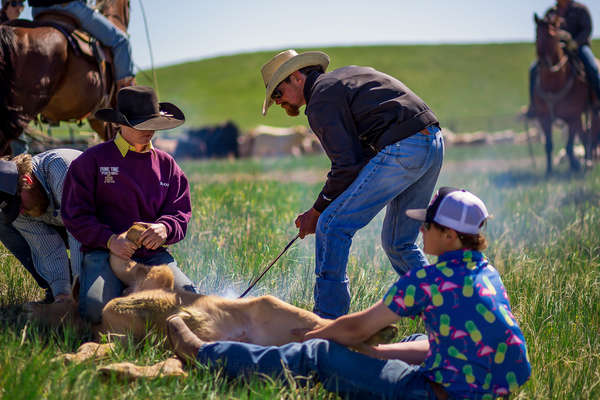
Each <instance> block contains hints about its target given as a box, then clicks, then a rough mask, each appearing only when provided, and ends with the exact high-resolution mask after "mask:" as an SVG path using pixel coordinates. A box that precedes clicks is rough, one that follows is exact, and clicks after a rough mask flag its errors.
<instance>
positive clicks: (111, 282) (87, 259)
mask: <svg viewBox="0 0 600 400" xmlns="http://www.w3.org/2000/svg"><path fill="white" fill-rule="evenodd" d="M109 255H110V253H109V252H108V250H93V251H90V252H89V253H85V255H84V257H83V265H82V267H81V277H80V287H79V313H80V314H81V316H82V317H83V318H84V319H87V320H88V321H90V322H91V323H93V324H98V323H100V322H101V321H102V309H103V308H104V306H105V305H106V303H108V302H109V301H111V300H112V299H114V298H115V297H119V296H121V293H122V292H123V289H125V286H124V285H123V282H121V281H120V280H119V278H117V276H116V275H115V274H114V273H113V271H112V269H111V268H110V264H109ZM132 259H133V260H134V261H137V262H139V263H142V264H145V265H163V264H167V265H168V266H169V268H170V269H171V271H173V275H175V290H186V291H189V292H193V293H198V290H197V289H196V287H195V286H194V283H193V282H192V281H191V280H190V279H189V278H188V277H187V276H186V275H185V274H184V273H183V272H182V271H181V270H180V269H179V267H178V266H177V262H176V261H175V260H174V259H173V257H172V256H171V254H169V252H168V251H166V250H165V251H162V252H159V253H156V254H154V255H152V256H150V257H147V258H136V257H134V258H132Z"/></svg>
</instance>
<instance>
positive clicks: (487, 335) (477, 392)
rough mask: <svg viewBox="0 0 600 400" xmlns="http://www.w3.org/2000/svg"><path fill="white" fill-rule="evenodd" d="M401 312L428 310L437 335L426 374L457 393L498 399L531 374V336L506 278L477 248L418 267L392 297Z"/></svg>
mask: <svg viewBox="0 0 600 400" xmlns="http://www.w3.org/2000/svg"><path fill="white" fill-rule="evenodd" d="M383 301H384V303H385V304H386V305H387V306H388V307H389V308H390V309H391V310H392V311H394V312H395V313H396V314H398V315H400V316H407V317H412V318H414V317H415V316H417V315H420V316H421V318H422V319H423V322H424V323H425V328H426V329H427V334H428V336H429V353H428V355H427V358H426V359H425V362H424V364H423V365H422V366H421V371H422V372H423V373H424V374H425V375H426V376H427V377H428V378H429V379H430V380H432V381H434V382H437V383H440V384H442V385H443V386H444V388H445V389H446V391H447V392H448V393H449V394H450V395H451V396H453V397H458V398H481V399H487V398H489V399H492V398H494V397H495V396H502V395H506V394H508V393H509V392H513V391H515V390H516V389H517V388H518V387H519V386H521V385H523V384H524V383H525V382H526V381H527V379H528V378H529V376H530V374H531V366H530V364H529V360H528V358H527V349H526V347H525V339H524V338H523V333H522V332H521V329H520V328H519V325H518V324H517V321H516V320H515V317H514V316H513V314H512V313H511V309H510V304H509V301H508V295H507V294H506V289H505V288H504V285H503V284H502V280H501V279H500V275H499V274H498V271H496V269H495V268H494V267H492V266H491V265H490V264H489V263H488V260H487V259H486V258H485V256H484V255H483V254H482V253H480V252H478V251H472V250H457V251H451V252H447V253H444V254H442V255H441V256H440V257H439V259H438V262H437V263H436V264H432V265H428V266H425V267H419V268H413V269H411V270H410V271H409V272H408V273H406V274H405V275H404V276H403V277H401V278H400V279H399V280H398V281H397V282H396V283H395V284H394V285H393V286H392V287H391V288H390V290H389V291H388V293H387V294H386V295H385V297H384V300H383Z"/></svg>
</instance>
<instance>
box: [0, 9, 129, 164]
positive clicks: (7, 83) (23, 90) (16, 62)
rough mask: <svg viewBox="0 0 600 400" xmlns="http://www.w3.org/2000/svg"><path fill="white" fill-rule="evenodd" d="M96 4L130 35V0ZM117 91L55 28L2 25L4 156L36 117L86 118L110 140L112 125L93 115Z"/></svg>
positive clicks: (0, 141)
mask: <svg viewBox="0 0 600 400" xmlns="http://www.w3.org/2000/svg"><path fill="white" fill-rule="evenodd" d="M97 5H98V9H99V10H100V12H101V13H102V14H104V15H105V16H106V17H107V18H108V19H109V20H110V21H111V22H112V23H114V24H115V25H116V26H117V27H118V28H119V29H121V30H123V31H127V26H128V24H129V0H102V1H98V2H97ZM59 18H60V17H59ZM103 76H104V77H105V79H104V80H103V79H102V77H103ZM113 88H114V79H113V77H112V73H110V71H109V72H108V73H105V74H101V72H100V68H99V65H98V62H97V61H96V60H94V59H93V58H92V57H85V56H81V55H76V54H75V52H74V50H73V48H72V47H71V46H70V45H69V44H68V41H67V39H66V37H65V35H63V34H62V33H61V32H59V31H58V30H57V29H55V28H53V27H51V26H37V25H35V24H32V23H30V24H28V25H27V24H21V25H18V24H17V25H14V26H12V24H11V25H0V155H1V154H7V153H9V152H10V147H9V143H10V141H11V140H13V139H15V138H17V137H18V136H19V135H20V134H21V133H22V132H23V129H24V127H25V126H26V125H27V124H28V123H29V122H30V121H31V120H32V119H34V118H36V116H37V115H38V114H41V115H42V118H43V119H44V120H47V121H56V122H58V121H74V120H77V121H79V120H82V119H84V118H88V121H89V123H90V126H91V127H92V128H93V129H94V130H95V131H96V132H98V134H99V135H100V137H101V138H102V139H104V140H106V139H109V138H110V137H108V136H110V135H111V133H110V131H109V129H108V127H106V126H105V124H104V122H102V121H99V120H95V119H93V118H92V117H91V116H90V114H91V115H93V114H92V113H93V112H94V111H96V110H97V109H99V108H104V107H110V105H111V104H114V97H115V93H114V89H113Z"/></svg>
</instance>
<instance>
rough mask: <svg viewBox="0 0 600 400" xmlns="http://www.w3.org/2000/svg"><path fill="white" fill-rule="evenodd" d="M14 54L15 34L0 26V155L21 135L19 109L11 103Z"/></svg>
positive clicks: (7, 27)
mask: <svg viewBox="0 0 600 400" xmlns="http://www.w3.org/2000/svg"><path fill="white" fill-rule="evenodd" d="M14 54H15V33H14V31H13V29H12V28H11V27H9V26H6V25H0V154H6V153H10V148H9V147H8V144H9V142H10V141H11V140H13V139H16V138H18V137H19V135H21V133H22V132H23V126H24V119H23V118H22V117H21V115H20V113H19V111H20V108H19V107H17V106H15V105H14V104H13V102H12V90H13V87H14V83H15V81H14V79H15V78H14V77H15V74H14V66H13V61H12V60H13V56H14Z"/></svg>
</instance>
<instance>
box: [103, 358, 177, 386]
mask: <svg viewBox="0 0 600 400" xmlns="http://www.w3.org/2000/svg"><path fill="white" fill-rule="evenodd" d="M97 371H98V373H100V374H101V375H103V376H116V377H118V378H120V379H122V380H126V381H134V380H136V379H148V378H149V379H153V378H164V377H171V376H183V377H187V373H186V372H185V371H184V370H183V364H182V362H181V361H180V360H179V359H177V358H174V357H172V358H169V359H167V360H166V361H161V362H159V363H157V364H154V365H148V366H143V365H135V364H132V363H130V362H122V363H115V364H110V365H106V366H102V367H98V369H97Z"/></svg>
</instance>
